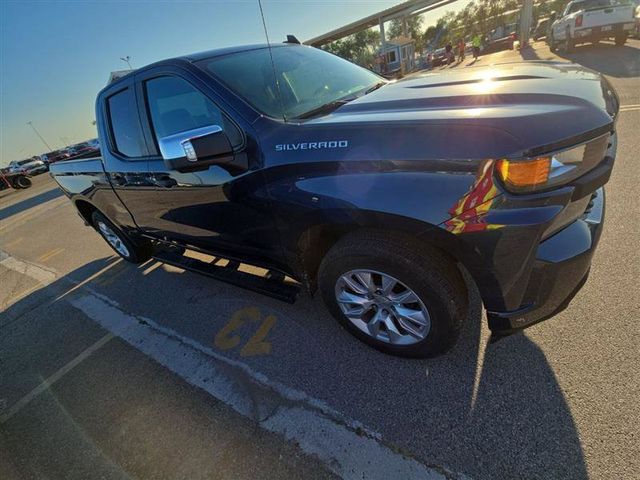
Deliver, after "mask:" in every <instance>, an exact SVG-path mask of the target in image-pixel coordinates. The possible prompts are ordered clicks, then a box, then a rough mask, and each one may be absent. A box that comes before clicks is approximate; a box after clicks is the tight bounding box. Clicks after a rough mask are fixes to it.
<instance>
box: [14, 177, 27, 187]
mask: <svg viewBox="0 0 640 480" xmlns="http://www.w3.org/2000/svg"><path fill="white" fill-rule="evenodd" d="M30 186H31V179H30V178H28V177H25V176H23V175H20V176H19V177H16V178H15V179H14V180H13V188H16V189H18V188H29V187H30Z"/></svg>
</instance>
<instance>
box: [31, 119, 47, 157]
mask: <svg viewBox="0 0 640 480" xmlns="http://www.w3.org/2000/svg"><path fill="white" fill-rule="evenodd" d="M27 125H29V126H30V127H31V128H32V129H33V131H34V132H36V135H38V138H39V139H40V140H42V143H44V144H45V145H46V147H47V148H48V149H49V151H50V152H51V151H53V148H51V147H50V146H49V144H48V143H47V142H46V141H45V140H44V138H42V135H40V132H39V131H38V130H36V127H34V126H33V122H32V121H31V120H29V121H28V122H27Z"/></svg>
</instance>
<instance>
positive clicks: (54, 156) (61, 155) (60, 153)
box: [40, 150, 71, 164]
mask: <svg viewBox="0 0 640 480" xmlns="http://www.w3.org/2000/svg"><path fill="white" fill-rule="evenodd" d="M40 158H42V160H44V161H45V162H46V163H48V164H51V163H55V162H59V161H60V160H67V159H69V158H71V155H70V154H69V153H68V152H67V151H66V150H54V151H52V152H49V153H45V154H43V155H40Z"/></svg>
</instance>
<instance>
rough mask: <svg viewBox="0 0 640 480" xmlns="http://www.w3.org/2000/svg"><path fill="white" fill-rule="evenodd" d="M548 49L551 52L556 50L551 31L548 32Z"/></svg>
mask: <svg viewBox="0 0 640 480" xmlns="http://www.w3.org/2000/svg"><path fill="white" fill-rule="evenodd" d="M549 50H551V52H553V53H555V52H557V51H558V46H557V45H556V40H555V39H554V38H553V33H551V34H549Z"/></svg>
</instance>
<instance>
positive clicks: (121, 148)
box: [107, 88, 146, 157]
mask: <svg viewBox="0 0 640 480" xmlns="http://www.w3.org/2000/svg"><path fill="white" fill-rule="evenodd" d="M107 107H108V110H109V123H110V125H111V132H112V134H113V140H114V143H115V145H114V146H115V150H116V151H117V152H118V153H121V154H122V155H124V156H126V157H142V156H144V155H145V154H146V152H145V146H144V143H143V142H144V140H143V138H144V137H143V135H142V127H140V119H139V118H138V111H137V109H136V101H135V97H134V95H133V91H132V90H131V89H129V88H127V89H125V90H122V91H120V92H118V93H116V94H115V95H112V96H110V97H109V98H108V99H107Z"/></svg>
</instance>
